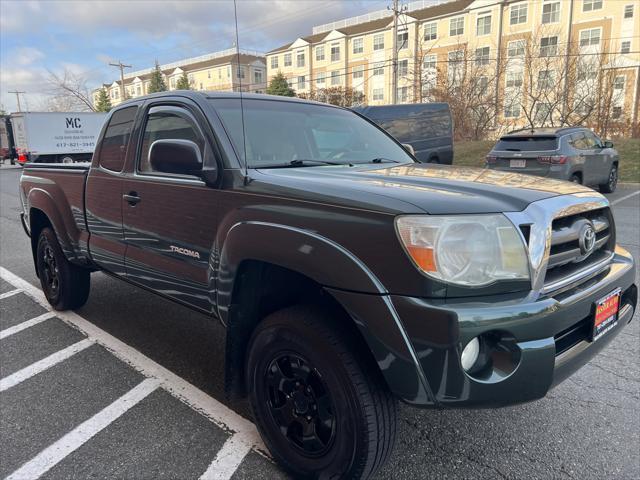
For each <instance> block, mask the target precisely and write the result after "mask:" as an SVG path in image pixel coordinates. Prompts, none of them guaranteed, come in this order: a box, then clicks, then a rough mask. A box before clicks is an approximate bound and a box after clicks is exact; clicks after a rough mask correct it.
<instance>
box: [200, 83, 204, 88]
mask: <svg viewBox="0 0 640 480" xmlns="http://www.w3.org/2000/svg"><path fill="white" fill-rule="evenodd" d="M200 90H204V87H203V86H202V82H200Z"/></svg>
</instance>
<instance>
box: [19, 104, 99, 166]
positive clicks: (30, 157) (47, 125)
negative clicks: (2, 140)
mask: <svg viewBox="0 0 640 480" xmlns="http://www.w3.org/2000/svg"><path fill="white" fill-rule="evenodd" d="M106 116H107V114H106V113H96V112H19V113H12V114H11V120H10V121H11V126H12V132H13V141H14V144H15V148H16V154H17V156H18V162H19V163H20V164H24V163H26V162H38V163H40V162H45V163H73V162H88V161H90V160H91V156H92V155H93V150H94V148H95V146H96V142H97V140H98V136H99V135H100V130H101V128H102V125H103V123H104V120H105V118H106Z"/></svg>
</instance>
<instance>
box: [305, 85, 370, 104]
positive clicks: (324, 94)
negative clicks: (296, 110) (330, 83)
mask: <svg viewBox="0 0 640 480" xmlns="http://www.w3.org/2000/svg"><path fill="white" fill-rule="evenodd" d="M298 97H300V98H304V99H307V100H315V101H317V102H324V103H330V104H331V105H337V106H339V107H353V106H355V105H362V104H363V103H365V101H366V96H365V94H364V93H362V92H361V91H360V90H356V89H355V88H351V87H329V88H321V89H319V90H312V91H311V92H308V93H300V94H298Z"/></svg>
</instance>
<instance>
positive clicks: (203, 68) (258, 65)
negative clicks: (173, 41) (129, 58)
mask: <svg viewBox="0 0 640 480" xmlns="http://www.w3.org/2000/svg"><path fill="white" fill-rule="evenodd" d="M154 70H155V67H151V68H147V69H145V70H139V71H135V72H130V73H125V76H124V89H125V95H126V97H127V98H135V97H139V96H142V95H146V94H147V93H149V82H150V79H151V74H152V73H153V71H154ZM160 70H161V71H162V76H163V77H164V81H165V84H166V85H167V89H168V90H175V89H176V85H177V83H178V79H179V78H180V77H181V76H182V75H183V73H185V72H186V73H187V77H188V79H189V83H190V85H191V88H192V89H193V90H215V91H228V92H231V91H233V92H237V91H240V89H241V88H242V91H244V92H254V93H263V92H264V91H265V90H266V87H267V83H266V81H267V78H266V73H267V70H266V64H265V59H264V55H263V54H262V53H259V52H255V51H249V50H242V49H241V50H240V54H239V55H238V51H237V50H236V49H235V48H231V49H228V50H222V51H219V52H215V53H210V54H207V55H201V56H199V57H194V58H186V59H184V60H178V61H176V62H172V63H167V64H164V65H160ZM120 83H121V82H120V80H119V79H118V80H114V81H113V82H112V83H105V84H104V85H103V88H106V89H107V94H108V95H109V98H110V99H111V104H112V105H114V106H115V105H117V104H119V103H120V102H122V100H123V99H122V89H121V86H120ZM98 91H99V90H95V91H94V92H93V97H94V103H95V102H96V101H97V95H98Z"/></svg>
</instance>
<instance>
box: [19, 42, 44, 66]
mask: <svg viewBox="0 0 640 480" xmlns="http://www.w3.org/2000/svg"><path fill="white" fill-rule="evenodd" d="M11 56H12V63H13V64H17V65H21V66H26V65H31V64H32V63H34V62H37V61H38V60H40V59H41V58H42V57H44V53H42V52H41V51H40V50H38V49H37V48H34V47H19V48H17V49H15V50H14V51H13V52H12V55H11Z"/></svg>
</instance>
